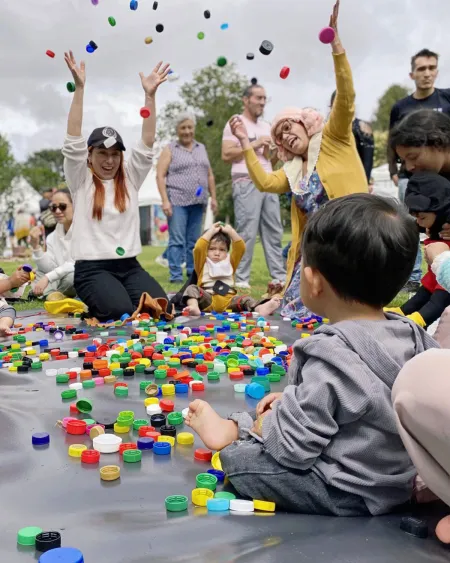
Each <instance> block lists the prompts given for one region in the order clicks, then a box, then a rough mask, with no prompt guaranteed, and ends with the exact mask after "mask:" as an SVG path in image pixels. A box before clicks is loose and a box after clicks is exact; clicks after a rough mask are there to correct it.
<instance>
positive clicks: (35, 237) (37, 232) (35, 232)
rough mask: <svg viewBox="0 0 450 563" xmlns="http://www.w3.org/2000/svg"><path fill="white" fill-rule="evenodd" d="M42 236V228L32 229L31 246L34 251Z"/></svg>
mask: <svg viewBox="0 0 450 563" xmlns="http://www.w3.org/2000/svg"><path fill="white" fill-rule="evenodd" d="M41 236H42V227H33V228H32V229H31V231H30V242H31V246H32V247H33V248H34V249H35V250H36V249H37V248H38V247H39V243H40V242H41Z"/></svg>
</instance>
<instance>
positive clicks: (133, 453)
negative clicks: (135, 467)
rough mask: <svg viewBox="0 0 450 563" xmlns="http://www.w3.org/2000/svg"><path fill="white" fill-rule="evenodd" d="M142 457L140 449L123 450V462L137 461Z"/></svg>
mask: <svg viewBox="0 0 450 563" xmlns="http://www.w3.org/2000/svg"><path fill="white" fill-rule="evenodd" d="M141 459H142V452H141V450H137V449H129V450H125V451H124V452H123V461H124V462H125V463H137V462H139V461H141Z"/></svg>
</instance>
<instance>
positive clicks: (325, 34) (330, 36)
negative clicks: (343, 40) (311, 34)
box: [319, 27, 336, 44]
mask: <svg viewBox="0 0 450 563" xmlns="http://www.w3.org/2000/svg"><path fill="white" fill-rule="evenodd" d="M335 38H336V32H335V31H334V29H333V28H332V27H324V28H323V29H322V30H321V31H320V33H319V40H320V41H321V42H322V43H325V44H328V43H333V41H334V40H335Z"/></svg>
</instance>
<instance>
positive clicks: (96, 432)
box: [89, 424, 105, 440]
mask: <svg viewBox="0 0 450 563" xmlns="http://www.w3.org/2000/svg"><path fill="white" fill-rule="evenodd" d="M104 433H105V429H104V428H103V426H100V425H99V424H96V425H95V426H92V427H91V428H90V430H89V438H90V439H91V440H93V439H94V438H97V436H100V435H101V434H104Z"/></svg>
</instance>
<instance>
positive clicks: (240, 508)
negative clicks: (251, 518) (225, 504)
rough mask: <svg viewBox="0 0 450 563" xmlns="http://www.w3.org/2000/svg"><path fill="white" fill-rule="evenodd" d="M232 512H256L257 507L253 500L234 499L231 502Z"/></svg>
mask: <svg viewBox="0 0 450 563" xmlns="http://www.w3.org/2000/svg"><path fill="white" fill-rule="evenodd" d="M230 510H233V511H234V512H254V511H255V507H254V504H253V501H252V500H241V499H232V500H230Z"/></svg>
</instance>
